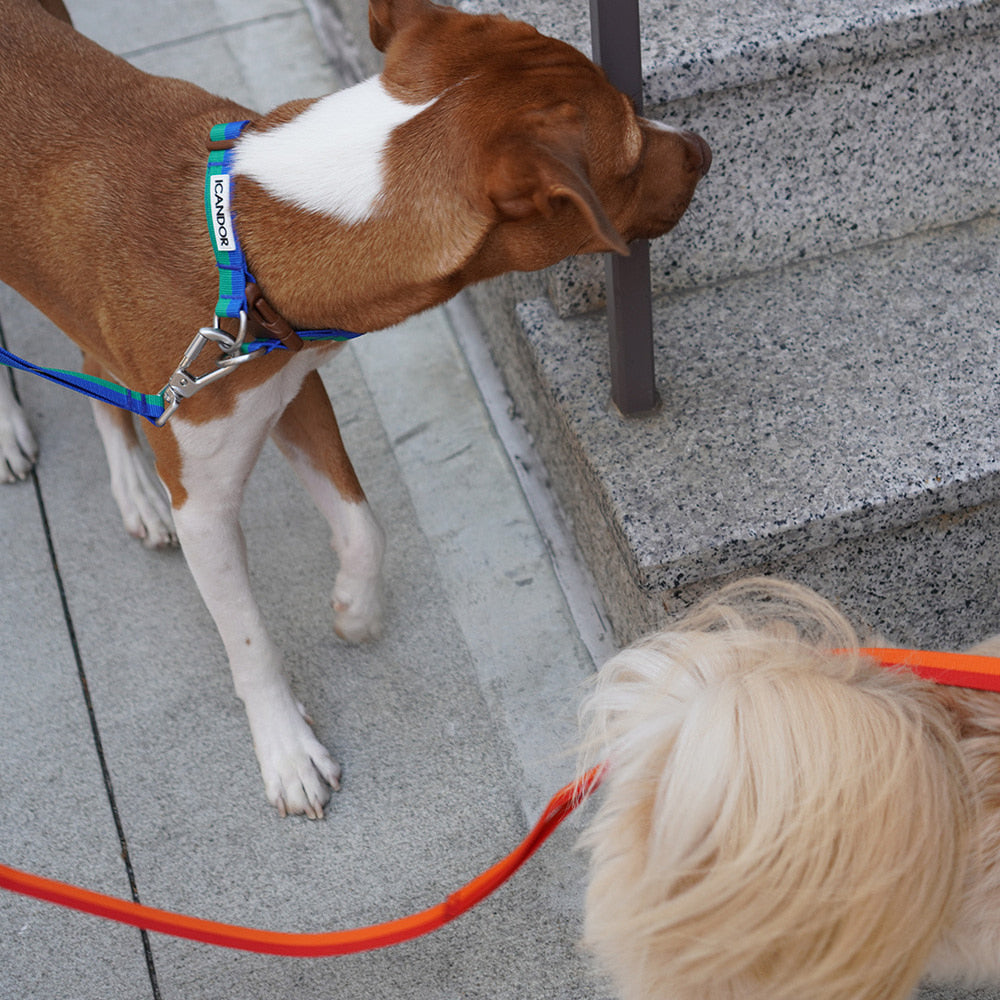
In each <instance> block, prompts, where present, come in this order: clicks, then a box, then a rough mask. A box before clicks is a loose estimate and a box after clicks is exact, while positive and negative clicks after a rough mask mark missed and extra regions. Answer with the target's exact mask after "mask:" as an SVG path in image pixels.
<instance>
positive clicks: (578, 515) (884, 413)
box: [505, 217, 1000, 644]
mask: <svg viewBox="0 0 1000 1000" xmlns="http://www.w3.org/2000/svg"><path fill="white" fill-rule="evenodd" d="M998 286H1000V221H998V219H997V218H995V217H991V218H986V219H983V220H980V221H979V222H977V223H974V224H967V225H962V226H957V227H953V228H951V229H948V230H942V231H938V232H936V233H934V234H931V235H928V236H921V237H911V238H909V239H906V240H901V241H896V242H894V243H891V244H886V245H884V246H879V247H875V248H870V249H868V250H864V251H857V252H853V253H850V254H843V255H840V256H838V257H835V258H832V259H829V260H826V261H820V262H813V263H807V264H800V265H797V266H794V267H788V268H786V269H784V270H781V271H777V272H772V273H769V274H767V275H758V276H756V277H752V278H745V279H741V280H737V281H733V282H729V283H726V284H722V285H719V286H715V287H712V288H708V289H702V290H699V291H696V292H689V293H685V294H679V295H677V296H674V297H672V298H669V299H666V300H662V301H661V302H660V303H659V304H658V306H657V308H656V311H655V322H656V330H657V344H658V347H657V368H658V371H659V372H660V373H661V375H660V381H659V387H660V392H661V395H662V397H663V399H664V404H663V406H662V409H661V410H660V411H659V412H658V413H656V414H654V415H652V416H650V417H646V418H642V419H639V420H629V421H626V420H623V419H622V418H621V417H620V416H618V415H617V414H616V413H613V412H611V410H610V409H609V406H608V403H607V393H608V389H607V386H608V372H607V356H606V344H605V335H604V329H603V320H602V318H600V317H594V318H591V319H589V320H586V321H579V320H578V321H576V322H574V323H566V322H562V321H560V320H559V319H558V318H557V317H555V315H554V313H553V310H552V307H551V304H550V303H548V302H547V301H545V300H544V299H540V300H535V301H533V302H529V303H525V304H523V305H522V306H521V307H520V308H519V318H520V321H521V325H522V330H523V335H524V336H523V346H522V347H520V348H515V349H514V350H513V351H511V353H510V354H508V356H507V357H506V359H505V367H506V368H507V370H508V375H509V376H510V377H509V379H508V382H509V385H510V386H511V389H512V392H513V393H514V395H515V397H516V402H517V405H518V406H519V407H521V408H522V409H523V411H524V414H525V419H526V421H527V423H528V425H529V426H530V427H532V429H533V431H534V432H535V434H536V436H537V444H538V445H539V448H540V450H541V452H542V454H543V456H544V458H545V459H546V461H547V463H548V465H549V468H550V472H551V473H552V481H553V485H554V487H555V489H556V490H557V492H558V493H559V495H560V499H561V501H562V502H563V504H564V505H565V506H566V507H567V508H568V510H569V511H570V513H571V515H572V517H573V518H574V525H575V528H576V531H577V534H578V536H579V537H580V538H581V541H582V542H583V547H584V550H585V552H587V554H588V557H589V559H590V562H591V568H592V569H593V571H594V572H595V574H596V575H597V577H598V579H599V582H600V583H601V585H602V591H603V593H604V595H605V598H606V599H607V600H608V601H609V603H610V605H611V608H610V610H611V613H612V616H613V618H614V620H615V626H616V628H617V630H618V631H619V634H620V636H621V637H623V638H624V637H630V636H633V635H634V634H635V633H636V632H640V631H644V630H645V629H647V628H649V627H650V626H651V625H652V624H654V623H655V622H656V621H657V620H658V619H660V618H661V617H662V616H663V614H664V606H665V605H666V607H668V608H671V609H672V608H674V607H676V606H681V605H683V604H685V603H687V602H688V601H690V600H691V599H692V598H693V597H694V596H697V594H698V593H699V592H700V591H701V590H702V589H704V588H705V587H706V586H714V585H715V584H716V583H717V582H718V581H720V580H721V579H724V578H726V577H728V576H730V575H732V574H745V573H747V572H753V571H759V570H765V571H768V572H783V573H788V574H790V575H794V576H797V577H798V578H800V579H805V580H806V581H807V582H811V583H814V584H815V585H818V586H819V587H820V589H822V590H823V591H824V592H825V593H828V594H831V595H832V596H834V597H836V598H838V599H840V600H841V602H842V603H843V604H844V606H845V607H846V608H847V609H848V610H849V611H850V612H851V613H852V615H853V617H855V618H856V619H861V620H863V621H864V622H866V623H867V624H868V625H870V626H871V627H872V628H875V629H879V630H882V631H883V632H886V633H887V634H889V635H891V636H893V637H896V638H897V639H899V640H905V641H911V642H927V643H936V644H941V643H945V642H950V643H961V642H964V641H967V640H971V639H973V638H976V637H977V636H979V635H981V634H983V633H984V632H993V631H1000V595H998V593H997V588H996V586H995V580H994V579H992V576H993V573H992V570H993V565H994V564H995V563H997V562H1000V387H998V386H997V384H996V372H997V370H998V367H1000V365H998V362H1000V299H998V297H997V295H996V289H997V287H998ZM532 372H534V373H535V375H534V376H532ZM943 608H947V609H948V611H947V613H944V612H943V610H942V609H943ZM942 618H943V619H945V620H942Z"/></svg>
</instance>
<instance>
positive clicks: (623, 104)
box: [369, 0, 711, 280]
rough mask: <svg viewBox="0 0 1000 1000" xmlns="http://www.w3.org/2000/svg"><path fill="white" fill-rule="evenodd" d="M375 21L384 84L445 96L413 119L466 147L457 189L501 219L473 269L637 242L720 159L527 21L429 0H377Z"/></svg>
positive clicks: (398, 90)
mask: <svg viewBox="0 0 1000 1000" xmlns="http://www.w3.org/2000/svg"><path fill="white" fill-rule="evenodd" d="M369 24H370V29H371V38H372V42H373V43H374V44H375V46H376V47H377V48H378V49H379V50H381V51H382V52H384V53H385V68H384V70H383V74H382V80H383V82H384V84H385V86H386V88H387V89H388V90H389V91H390V92H391V93H393V94H394V95H395V96H396V97H397V98H399V99H400V100H403V101H406V102H408V103H414V104H416V103H423V102H431V101H433V102H434V109H435V112H434V113H433V114H431V115H429V116H427V117H426V118H425V119H424V120H422V121H421V122H420V123H419V124H418V123H417V122H414V123H413V127H415V128H424V129H426V130H434V129H439V130H447V131H448V132H449V134H450V135H451V136H453V137H456V138H455V141H457V142H458V143H459V145H460V148H461V147H464V148H463V151H462V159H461V169H459V170H455V176H454V177H453V181H454V184H455V185H456V187H457V191H456V193H460V194H461V195H462V196H463V197H464V198H465V199H467V201H468V204H469V207H470V209H471V210H472V211H474V212H475V213H477V215H478V216H479V217H480V218H481V219H485V220H487V221H488V222H489V223H490V226H489V227H488V229H487V231H486V235H485V238H484V239H483V242H482V244H481V245H480V246H479V247H478V249H477V251H476V253H475V255H474V257H473V258H472V259H471V260H469V261H467V262H466V264H465V271H466V272H467V278H468V280H479V279H480V278H484V277H488V276H491V275H494V274H499V273H502V272H504V271H508V270H535V269H538V268H541V267H546V266H548V265H550V264H553V263H555V262H556V261H558V260H561V259H562V258H563V257H566V256H569V255H570V254H575V253H588V252H597V251H608V250H611V251H616V252H618V253H627V252H628V248H627V244H628V243H629V241H630V240H633V239H637V238H640V237H643V238H653V237H656V236H661V235H663V234H664V233H666V232H668V231H669V230H670V229H672V228H673V227H674V226H675V225H676V224H677V222H678V220H679V219H680V217H681V216H682V215H683V213H684V211H685V209H686V208H687V206H688V204H689V203H690V201H691V197H692V195H693V194H694V190H695V186H696V185H697V183H698V181H699V180H700V179H701V178H702V177H703V176H704V175H705V173H706V172H707V171H708V168H709V164H710V162H711V153H710V152H709V148H708V146H707V144H706V143H705V142H704V141H703V140H702V139H701V138H700V137H698V136H696V135H694V134H693V133H690V132H684V131H681V130H678V129H672V128H667V127H665V126H662V125H658V124H656V123H654V122H650V121H647V120H645V119H643V118H640V117H639V116H637V115H636V113H635V111H634V109H633V107H632V105H631V103H630V102H629V100H628V98H626V97H625V95H624V94H622V93H621V92H620V91H618V90H616V89H615V88H614V87H612V86H611V84H610V83H609V82H608V81H607V79H606V77H605V75H604V73H603V72H602V71H601V70H600V69H599V68H598V67H597V66H595V65H594V64H593V63H592V62H591V61H590V60H589V59H588V58H586V56H584V55H582V54H581V53H580V52H578V51H577V50H576V49H574V48H573V47H572V46H569V45H567V44H565V43H563V42H560V41H557V40H555V39H552V38H548V37H546V36H544V35H541V34H539V32H538V31H536V30H535V29H534V28H532V27H530V26H529V25H526V24H523V23H521V22H517V21H509V20H507V19H506V18H504V17H501V16H491V15H480V16H473V15H469V14H464V13H461V12H459V11H457V10H454V9H453V8H450V7H443V6H439V5H437V4H433V3H430V2H429V0H371V4H370V8H369ZM434 166H435V165H433V164H428V169H433V167H434ZM440 166H442V167H443V166H444V165H443V164H441V165H440ZM451 169H453V170H454V167H452V168H451Z"/></svg>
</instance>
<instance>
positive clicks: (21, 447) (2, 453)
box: [0, 372, 38, 483]
mask: <svg viewBox="0 0 1000 1000" xmlns="http://www.w3.org/2000/svg"><path fill="white" fill-rule="evenodd" d="M37 458H38V445H37V444H36V443H35V437H34V435H33V434H32V433H31V428H30V427H29V426H28V421H27V419H26V418H25V416H24V410H22V409H21V407H20V406H19V405H18V403H17V402H16V401H15V400H14V395H13V393H12V392H11V390H10V384H9V382H8V381H7V375H6V374H5V373H2V372H0V483H12V482H14V481H15V480H17V479H24V478H26V477H27V475H28V473H29V472H31V470H32V468H33V467H34V464H35V460H36V459H37Z"/></svg>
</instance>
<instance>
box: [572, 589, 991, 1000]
mask: <svg viewBox="0 0 1000 1000" xmlns="http://www.w3.org/2000/svg"><path fill="white" fill-rule="evenodd" d="M857 647H858V639H857V637H856V635H855V634H854V632H853V630H852V629H851V627H850V626H849V625H848V623H847V622H846V621H845V620H844V618H843V617H842V616H841V615H840V614H839V613H838V612H837V611H836V610H835V609H834V608H833V607H832V606H831V605H829V604H828V603H827V602H826V601H824V600H822V599H821V598H819V597H818V596H816V595H815V594H813V593H812V592H811V591H809V590H806V589H805V588H802V587H798V586H795V585H792V584H787V583H780V582H775V581H769V580H751V581H745V582H742V583H739V584H735V585H732V586H730V587H727V588H725V589H724V590H722V591H721V592H719V593H718V594H717V595H715V597H714V598H712V599H711V600H709V601H707V602H705V603H703V604H702V605H700V606H699V607H698V608H696V609H694V611H693V612H691V613H690V614H689V615H688V616H687V617H686V618H684V619H683V620H682V621H681V622H680V623H679V624H677V625H676V626H675V627H674V628H673V629H672V630H670V631H665V632H660V633H658V634H656V635H653V636H651V637H649V638H647V639H645V640H643V641H641V642H639V643H637V644H636V645H634V646H632V647H630V648H629V649H626V650H624V651H623V652H622V653H620V654H618V655H617V656H615V657H614V658H613V659H612V660H610V661H609V662H608V663H607V664H606V665H605V667H604V668H603V669H602V670H601V672H600V674H599V676H598V680H597V686H596V688H595V690H594V692H593V693H592V695H591V696H590V697H589V699H588V701H587V702H586V704H585V706H584V720H585V727H586V728H585V733H586V736H585V754H584V757H585V763H587V764H590V763H593V762H595V761H600V760H607V761H608V764H609V768H608V773H607V776H606V777H605V779H604V788H603V792H602V795H601V799H602V801H601V805H600V807H599V810H598V812H597V815H596V817H595V819H594V821H593V823H592V825H591V827H590V828H589V830H588V831H587V832H586V834H585V836H584V844H585V845H586V846H587V848H588V849H589V850H590V856H591V873H590V883H589V888H588V892H587V901H586V923H585V939H586V943H587V944H588V946H589V947H590V948H591V949H592V950H593V952H594V953H595V955H596V956H597V958H598V960H599V962H600V964H601V965H602V966H603V968H604V969H605V970H606V971H607V972H608V973H609V974H610V976H611V977H612V979H613V981H614V983H615V986H616V987H617V990H618V992H619V993H620V994H621V996H622V997H624V998H625V1000H640V998H641V1000H653V998H663V1000H667V998H669V1000H722V998H726V1000H734V998H741V1000H756V998H759V1000H894V998H904V997H907V996H909V995H910V993H911V992H912V991H913V989H914V988H915V987H916V984H917V983H918V981H919V980H920V978H921V976H924V975H926V976H929V977H930V978H933V979H938V980H948V981H956V980H961V981H964V982H967V983H972V982H984V981H992V982H1000V695H996V694H992V693H987V692H981V691H967V690H959V689H957V688H946V687H939V686H936V685H934V684H933V683H931V682H928V681H923V680H920V679H918V678H916V677H915V676H913V675H912V674H910V673H907V672H904V671H902V670H891V669H886V668H884V667H881V666H879V665H877V664H875V663H874V662H872V661H871V660H870V659H867V658H866V657H864V656H862V655H859V654H856V653H851V652H833V651H834V650H852V649H856V648H857ZM975 652H980V653H984V654H997V655H1000V643H998V642H997V641H996V640H991V641H990V643H984V644H983V645H982V646H980V647H977V649H976V650H975Z"/></svg>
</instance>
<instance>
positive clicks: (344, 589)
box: [330, 572, 382, 643]
mask: <svg viewBox="0 0 1000 1000" xmlns="http://www.w3.org/2000/svg"><path fill="white" fill-rule="evenodd" d="M330 604H331V606H332V607H333V630H334V631H335V632H336V633H337V635H339V636H340V638H341V639H344V640H345V641H346V642H353V643H359V642H369V641H371V640H372V639H377V638H378V637H379V636H380V635H381V634H382V595H381V586H380V583H379V580H378V579H377V578H376V579H375V580H370V579H366V580H358V579H357V578H354V577H348V576H346V575H345V574H344V573H343V572H341V573H339V574H338V575H337V581H336V583H335V585H334V588H333V596H332V597H331V598H330Z"/></svg>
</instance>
